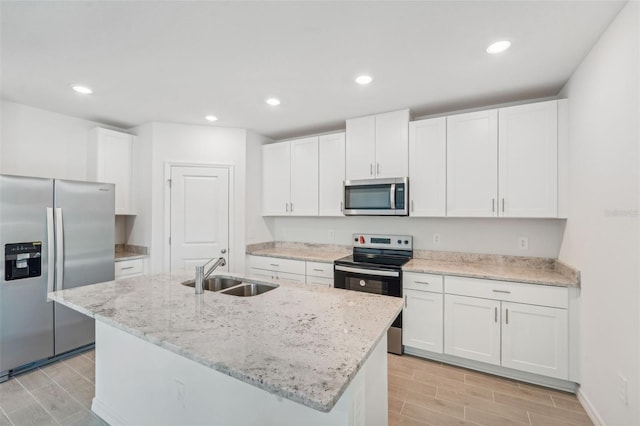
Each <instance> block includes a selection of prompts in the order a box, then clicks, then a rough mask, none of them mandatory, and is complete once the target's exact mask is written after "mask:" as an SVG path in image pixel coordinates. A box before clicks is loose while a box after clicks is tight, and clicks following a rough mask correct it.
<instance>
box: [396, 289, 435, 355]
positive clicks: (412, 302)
mask: <svg viewBox="0 0 640 426" xmlns="http://www.w3.org/2000/svg"><path fill="white" fill-rule="evenodd" d="M404 297H405V307H404V310H403V311H402V343H403V344H404V345H405V346H411V347H413V348H418V349H423V350H425V351H431V352H436V353H440V354H441V353H442V332H443V330H442V327H443V324H442V294H439V293H431V292H428V291H416V290H404Z"/></svg>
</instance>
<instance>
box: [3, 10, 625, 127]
mask: <svg viewBox="0 0 640 426" xmlns="http://www.w3.org/2000/svg"><path fill="white" fill-rule="evenodd" d="M624 3H625V2H624V1H609V0H605V1H575V0H571V1H539V0H535V1H478V0H476V1H467V2H462V1H410V2H401V1H386V2H354V1H346V2H329V1H313V2H312V1H299V2H274V1H262V2H256V1H254V2H240V1H229V2H216V1H190V2H186V1H162V2H152V1H138V2H132V1H94V2H73V1H69V2H58V1H44V2H37V1H15V2H10V1H2V3H0V8H1V10H0V13H1V18H0V19H1V28H0V31H1V32H0V36H1V41H0V43H1V44H0V49H1V50H0V60H1V64H0V67H1V90H2V98H3V99H6V100H9V101H13V102H18V103H22V104H26V105H31V106H34V107H38V108H42V109H46V110H50V111H55V112H59V113H62V114H67V115H71V116H75V117H80V118H84V119H88V120H93V121H98V122H101V123H104V124H109V125H113V126H117V127H121V128H129V127H134V126H137V125H140V124H143V123H146V122H150V121H166V122H175V123H185V124H198V125H210V124H208V123H207V122H206V121H205V120H204V118H203V117H204V116H205V115H207V114H213V115H215V116H217V117H218V118H219V121H217V122H215V123H214V124H213V125H215V126H224V127H240V128H246V129H250V130H253V131H255V132H257V133H260V134H263V135H265V136H268V137H271V138H273V139H282V138H286V137H292V136H300V135H304V134H310V133H316V132H322V131H328V130H335V129H340V128H343V127H344V119H346V118H350V117H357V116H362V115H367V114H373V113H378V112H384V111H391V110H395V109H402V108H411V110H412V112H413V114H414V116H422V115H428V114H435V113H443V112H448V111H455V110H460V109H465V108H473V107H478V106H482V105H490V104H497V103H501V102H510V101H517V100H524V99H533V98H538V97H546V96H555V95H557V93H558V91H559V90H560V89H561V87H562V86H563V84H564V83H565V82H566V81H567V79H568V78H569V77H570V75H571V73H572V72H573V71H574V69H575V68H576V67H577V66H578V64H579V63H580V62H581V60H582V59H583V58H584V57H585V55H586V54H587V53H588V51H589V50H590V49H591V47H592V46H593V45H594V43H595V42H596V41H597V39H598V37H599V36H600V34H602V32H603V31H604V30H605V28H606V27H607V26H608V25H609V23H610V22H611V21H612V20H613V18H614V17H615V15H616V14H617V13H618V12H619V11H620V9H621V8H622V6H623V5H624ZM500 39H509V40H510V41H512V43H513V44H512V47H511V49H510V50H508V51H507V52H504V53H502V54H499V55H495V56H491V55H488V54H487V53H485V49H486V47H487V46H488V45H489V44H490V43H491V42H493V41H496V40H500ZM362 73H367V74H370V75H371V76H373V78H374V81H373V83H371V84H370V85H369V86H358V85H357V84H355V83H354V78H355V77H356V76H357V75H359V74H362ZM78 83H82V84H85V85H87V86H89V87H91V88H92V89H93V91H94V94H92V95H88V96H83V95H79V94H77V93H75V92H73V91H72V90H71V89H70V86H71V85H72V84H78ZM271 96H275V97H278V98H280V100H281V101H282V104H281V105H280V106H279V107H275V108H274V107H270V106H269V105H267V104H266V103H265V102H264V100H265V99H266V98H267V97H271Z"/></svg>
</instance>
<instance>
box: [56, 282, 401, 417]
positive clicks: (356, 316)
mask: <svg viewBox="0 0 640 426" xmlns="http://www.w3.org/2000/svg"><path fill="white" fill-rule="evenodd" d="M221 276H227V277H239V276H238V275H234V274H224V275H221ZM190 278H192V276H191V274H188V275H186V274H173V275H171V274H160V275H147V276H143V277H137V278H129V279H125V280H122V281H118V282H115V281H110V282H106V283H101V284H94V285H90V286H84V287H79V288H74V289H69V290H62V291H58V292H54V293H49V297H50V299H52V300H55V301H56V302H58V303H60V304H63V305H66V306H68V307H70V308H72V309H75V310H77V311H79V312H82V313H84V314H86V315H89V316H91V317H93V318H95V319H96V320H98V321H101V322H103V323H106V324H108V325H111V326H113V327H116V328H118V329H121V330H123V331H125V332H127V333H129V334H132V335H134V336H137V337H139V338H141V339H144V340H146V341H148V342H150V343H152V344H155V345H157V346H160V347H163V348H165V349H167V350H169V351H172V352H174V353H177V354H179V355H182V356H184V357H186V358H188V359H191V360H193V361H195V362H198V363H200V364H202V365H204V366H207V367H210V368H212V369H214V370H217V371H219V372H221V373H224V374H227V375H229V376H231V377H234V378H237V379H239V380H242V381H244V382H246V383H249V384H251V385H254V386H257V387H259V388H261V389H264V390H265V391H267V392H270V393H273V394H276V395H280V396H283V397H285V398H288V399H290V400H292V401H296V402H299V403H301V404H304V405H306V406H308V407H311V408H314V409H316V410H320V411H325V412H328V411H330V410H331V408H333V406H334V405H335V404H336V402H337V401H338V399H339V398H340V396H341V395H342V393H343V392H344V390H345V389H346V387H347V386H348V384H349V383H350V382H351V380H352V379H353V377H354V376H355V374H356V373H357V372H358V370H359V369H360V367H361V366H362V365H363V364H364V362H365V361H366V360H367V358H368V356H369V354H370V353H371V351H372V350H373V349H374V348H375V346H376V344H377V343H378V342H379V341H380V339H381V338H382V337H383V336H384V334H385V333H386V331H387V329H388V328H389V326H390V325H391V323H392V322H393V320H394V319H395V317H396V316H397V315H398V313H399V312H400V311H401V310H402V306H403V299H401V298H394V297H387V296H379V295H374V294H366V293H361V292H356V291H345V290H340V289H331V288H323V287H318V286H313V285H303V284H288V283H279V287H278V288H276V289H275V290H272V291H268V292H266V293H263V294H260V295H258V296H253V297H236V296H231V295H226V294H221V293H215V292H208V291H205V293H204V294H202V295H196V294H195V292H194V289H193V288H192V287H185V286H182V285H180V282H182V281H184V280H186V279H190ZM247 281H251V282H259V281H260V280H255V279H247ZM262 282H264V281H262ZM381 374H386V372H381Z"/></svg>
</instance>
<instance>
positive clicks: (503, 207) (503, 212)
mask: <svg viewBox="0 0 640 426" xmlns="http://www.w3.org/2000/svg"><path fill="white" fill-rule="evenodd" d="M502 213H504V198H503V199H502Z"/></svg>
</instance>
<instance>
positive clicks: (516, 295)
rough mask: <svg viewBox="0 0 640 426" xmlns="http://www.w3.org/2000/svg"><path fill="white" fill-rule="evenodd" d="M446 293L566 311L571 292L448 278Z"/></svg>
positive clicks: (536, 286)
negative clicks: (550, 307)
mask: <svg viewBox="0 0 640 426" xmlns="http://www.w3.org/2000/svg"><path fill="white" fill-rule="evenodd" d="M444 291H445V293H447V294H459V295H461V296H471V297H481V298H484V299H493V300H504V301H507V302H518V303H526V304H529V305H541V306H552V307H555V308H564V309H567V308H568V306H569V292H568V289H567V288H566V287H554V286H546V285H536V284H524V283H513V282H508V281H495V280H483V279H477V278H466V277H450V276H447V277H445V279H444Z"/></svg>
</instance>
